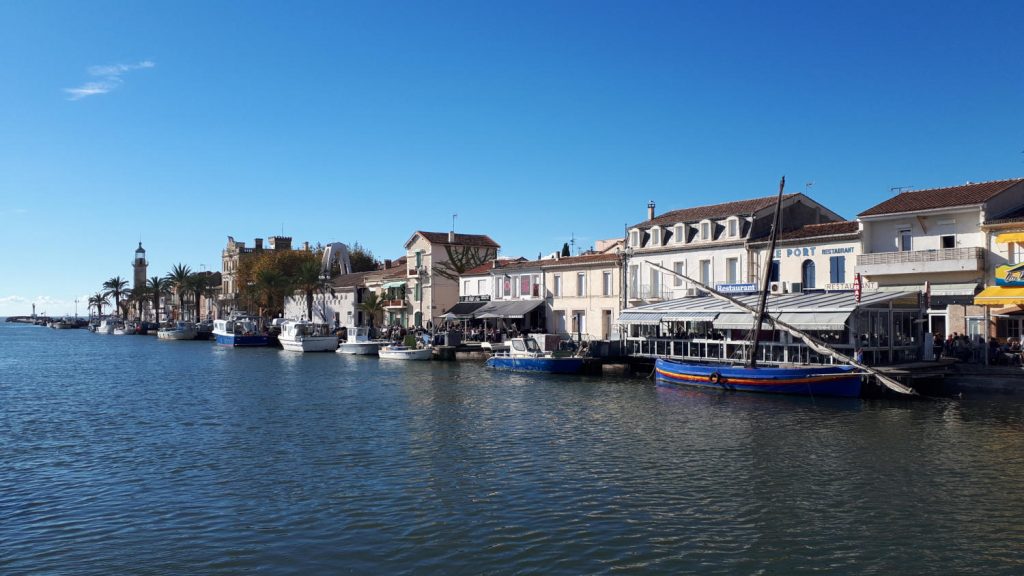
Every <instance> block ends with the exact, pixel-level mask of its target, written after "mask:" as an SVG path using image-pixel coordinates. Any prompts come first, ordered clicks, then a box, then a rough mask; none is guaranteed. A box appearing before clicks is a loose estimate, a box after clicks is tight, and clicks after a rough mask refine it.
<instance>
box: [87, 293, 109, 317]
mask: <svg viewBox="0 0 1024 576" xmlns="http://www.w3.org/2000/svg"><path fill="white" fill-rule="evenodd" d="M109 303H110V302H109V301H108V300H107V295H106V294H104V293H103V292H97V293H95V294H93V295H92V296H90V297H89V308H90V309H92V308H95V309H96V317H98V318H102V317H103V307H104V306H106V305H107V304H109Z"/></svg>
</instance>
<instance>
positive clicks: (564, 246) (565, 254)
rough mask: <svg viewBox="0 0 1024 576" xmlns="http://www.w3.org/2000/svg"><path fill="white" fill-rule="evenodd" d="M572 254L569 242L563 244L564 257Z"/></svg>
mask: <svg viewBox="0 0 1024 576" xmlns="http://www.w3.org/2000/svg"><path fill="white" fill-rule="evenodd" d="M566 256H572V252H571V251H570V250H569V243H568V242H566V243H565V244H562V257H563V258H565V257H566Z"/></svg>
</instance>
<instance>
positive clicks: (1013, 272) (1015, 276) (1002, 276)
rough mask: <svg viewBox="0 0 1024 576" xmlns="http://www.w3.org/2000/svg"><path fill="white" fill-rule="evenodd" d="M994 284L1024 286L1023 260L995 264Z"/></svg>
mask: <svg viewBox="0 0 1024 576" xmlns="http://www.w3.org/2000/svg"><path fill="white" fill-rule="evenodd" d="M996 286H1024V262H1021V263H1020V264H1009V265H1005V266H997V267H996Z"/></svg>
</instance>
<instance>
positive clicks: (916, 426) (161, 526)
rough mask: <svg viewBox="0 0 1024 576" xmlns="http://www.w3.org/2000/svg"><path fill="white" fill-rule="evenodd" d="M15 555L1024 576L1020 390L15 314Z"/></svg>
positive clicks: (33, 569) (0, 431)
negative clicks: (444, 357)
mask: <svg viewBox="0 0 1024 576" xmlns="http://www.w3.org/2000/svg"><path fill="white" fill-rule="evenodd" d="M0 486H2V487H3V489H2V490H0V542H2V543H3V544H2V546H0V573H3V574H29V573H31V574H38V573H75V574H113V573H131V574H238V573H249V572H262V573H267V574H280V573H295V574H337V573H355V574H371V573H379V574H402V573H449V574H464V573H543V574H584V573H586V574H593V573H617V572H622V573H670V574H677V573H692V572H699V573H702V574H737V573H743V574H746V573H777V574H799V573H808V572H814V571H819V572H820V571H824V572H829V573H883V574H885V573H901V574H928V573H979V574H1020V573H1021V572H1022V571H1024V525H1022V523H1021V518H1024V405H1022V404H1021V402H1020V400H1019V397H1017V396H998V395H982V394H979V395H968V396H966V397H965V398H963V399H958V400H946V399H939V400H923V401H905V400H870V401H869V400H857V399H853V400H851V399H813V398H790V397H774V396H760V395H752V394H740V393H725V394H723V393H716V392H707V391H702V390H693V391H686V390H684V391H678V390H664V389H660V388H656V387H655V386H654V385H653V383H652V382H651V381H648V380H643V379H633V378H625V377H621V378H620V377H604V378H600V377H589V376H587V377H567V376H562V377H553V376H545V375H531V374H517V373H507V372H491V371H487V370H485V369H484V368H483V367H482V363H480V362H409V363H401V362H391V363H387V362H381V361H379V360H377V359H376V358H365V357H354V356H343V355H339V354H330V353H327V354H305V355H300V354H293V353H287V352H284V351H281V350H276V349H251V350H233V349H228V348H224V347H217V346H214V345H212V344H211V343H209V342H168V341H158V340H157V339H156V338H147V337H136V336H121V337H115V336H100V335H95V334H91V333H89V332H86V331H84V330H67V331H56V330H47V329H44V328H39V327H34V326H28V325H20V324H6V323H0Z"/></svg>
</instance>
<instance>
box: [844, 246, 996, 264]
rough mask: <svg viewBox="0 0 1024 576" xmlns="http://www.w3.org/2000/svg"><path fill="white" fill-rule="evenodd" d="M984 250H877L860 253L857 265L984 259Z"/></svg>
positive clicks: (970, 248)
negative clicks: (871, 252) (870, 252)
mask: <svg viewBox="0 0 1024 576" xmlns="http://www.w3.org/2000/svg"><path fill="white" fill-rule="evenodd" d="M984 254H985V253H984V250H983V249H982V248H979V247H976V246H975V247H967V248H942V249H939V250H911V251H907V252H876V253H873V254H859V255H858V256H857V265H858V266H865V265H871V264H911V263H914V262H943V261H948V260H979V261H980V260H982V259H983V258H984Z"/></svg>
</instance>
